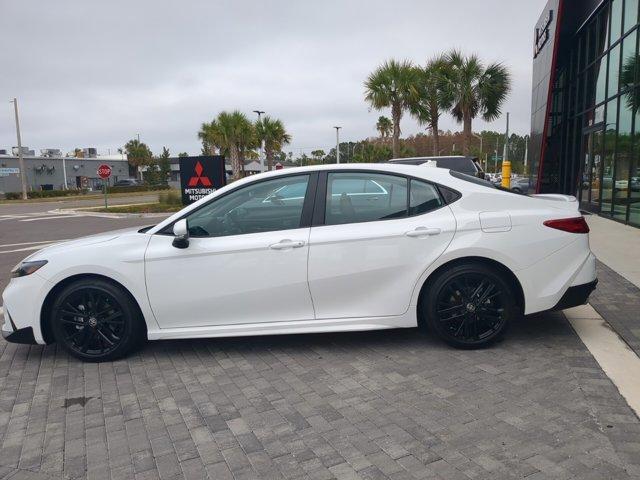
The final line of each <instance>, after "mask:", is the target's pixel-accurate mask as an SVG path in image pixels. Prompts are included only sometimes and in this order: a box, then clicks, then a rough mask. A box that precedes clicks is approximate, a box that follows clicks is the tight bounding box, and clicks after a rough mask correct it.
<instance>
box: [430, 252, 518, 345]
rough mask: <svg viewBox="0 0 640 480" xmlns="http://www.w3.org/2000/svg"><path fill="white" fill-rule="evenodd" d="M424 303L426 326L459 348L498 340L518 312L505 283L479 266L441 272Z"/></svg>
mask: <svg viewBox="0 0 640 480" xmlns="http://www.w3.org/2000/svg"><path fill="white" fill-rule="evenodd" d="M424 300H425V302H426V304H423V309H422V311H423V312H425V313H426V315H427V319H426V320H427V324H428V325H429V326H430V327H431V328H432V329H433V330H435V331H436V332H437V333H438V335H439V336H440V337H442V339H444V340H445V341H446V342H447V343H449V344H450V345H453V346H455V347H459V348H474V347H482V346H486V345H489V344H491V343H493V342H495V341H496V340H498V339H500V338H501V337H502V336H503V335H504V333H505V332H506V330H507V327H508V325H509V323H510V321H511V320H512V319H513V317H514V316H515V315H517V312H518V308H517V306H516V303H515V301H514V296H513V293H512V288H511V286H510V285H509V283H508V282H506V281H505V280H504V279H503V278H502V276H501V275H500V274H499V273H497V272H495V271H494V270H492V269H491V268H488V267H487V266H485V265H482V264H470V265H458V266H456V267H453V268H452V269H450V270H448V271H444V272H442V273H441V274H440V275H439V276H438V277H437V278H436V279H435V281H434V282H432V283H431V285H430V288H429V291H428V293H427V295H425V299H424Z"/></svg>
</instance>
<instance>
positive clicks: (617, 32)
mask: <svg viewBox="0 0 640 480" xmlns="http://www.w3.org/2000/svg"><path fill="white" fill-rule="evenodd" d="M621 36H622V0H613V1H612V2H611V30H610V35H609V42H610V44H613V43H615V42H616V41H617V40H618V39H619V38H620V37H621Z"/></svg>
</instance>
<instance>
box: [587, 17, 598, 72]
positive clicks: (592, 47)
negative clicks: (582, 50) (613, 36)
mask: <svg viewBox="0 0 640 480" xmlns="http://www.w3.org/2000/svg"><path fill="white" fill-rule="evenodd" d="M597 49H598V48H597V23H596V22H595V21H594V22H591V25H589V27H588V29H587V65H590V64H591V63H592V62H593V61H594V60H595V59H596V56H597Z"/></svg>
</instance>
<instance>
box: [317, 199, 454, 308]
mask: <svg viewBox="0 0 640 480" xmlns="http://www.w3.org/2000/svg"><path fill="white" fill-rule="evenodd" d="M455 229H456V222H455V219H454V216H453V214H452V213H451V210H450V209H449V207H446V206H445V207H442V208H440V209H438V210H435V211H432V212H430V213H426V214H424V215H419V216H415V217H408V218H407V217H405V218H402V219H395V220H381V221H374V222H367V223H353V224H345V225H327V226H319V227H312V228H311V235H310V237H309V288H310V290H311V295H312V298H313V303H314V307H315V310H316V318H319V319H321V318H347V317H378V316H390V315H401V314H403V313H404V312H405V311H406V310H407V308H408V307H409V303H410V301H411V294H412V292H413V288H414V286H415V284H416V281H417V280H418V278H419V277H420V275H421V274H422V273H423V272H424V271H425V270H426V269H427V267H428V266H429V265H431V264H432V263H433V262H434V261H435V260H436V259H437V258H438V257H439V256H440V255H442V253H443V252H444V250H445V249H446V248H447V246H448V245H449V243H450V242H451V240H452V238H453V235H454V233H455ZM416 232H418V233H422V234H418V233H416Z"/></svg>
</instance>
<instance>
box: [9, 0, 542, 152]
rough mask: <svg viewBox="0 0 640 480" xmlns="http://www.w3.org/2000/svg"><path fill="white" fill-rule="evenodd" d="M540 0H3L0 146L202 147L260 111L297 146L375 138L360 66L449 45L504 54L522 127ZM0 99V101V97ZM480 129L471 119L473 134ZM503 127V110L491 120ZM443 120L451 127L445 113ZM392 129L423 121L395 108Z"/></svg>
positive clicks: (495, 57)
mask: <svg viewBox="0 0 640 480" xmlns="http://www.w3.org/2000/svg"><path fill="white" fill-rule="evenodd" d="M544 4H545V0H516V1H514V0H483V1H478V0H413V1H408V0H393V1H388V0H385V1H378V0H358V1H356V0H353V1H349V0H344V1H333V0H329V1H328V0H322V1H318V0H289V1H284V0H282V1H278V0H275V1H271V0H252V1H249V0H226V1H221V0H202V1H195V0H180V1H177V0H176V1H163V0H108V1H105V0H55V1H45V0H0V16H1V18H2V19H3V22H2V27H3V28H2V41H1V45H2V46H1V47H0V67H1V73H0V97H2V98H4V99H6V101H5V102H4V107H0V148H7V147H11V146H13V145H15V144H16V137H15V124H14V119H13V110H12V105H11V104H10V103H8V100H10V99H11V98H12V97H18V102H19V106H20V116H21V127H22V139H23V144H24V145H27V146H29V147H31V148H35V149H40V148H62V149H63V150H64V151H69V150H72V149H73V148H74V147H98V148H99V150H100V151H101V152H104V153H106V150H107V149H109V148H110V149H111V151H112V153H114V152H115V150H116V149H117V148H118V147H121V146H122V145H123V144H124V143H126V141H127V140H129V139H130V138H133V137H134V136H135V135H136V134H137V133H139V134H140V138H141V140H142V141H144V142H146V143H147V144H149V145H150V147H151V148H152V150H153V151H154V153H159V151H160V149H161V148H162V146H163V145H166V146H167V147H169V148H170V149H171V152H172V153H173V154H177V153H178V152H180V151H187V152H189V153H192V154H198V153H199V152H200V145H199V142H198V139H197V136H196V134H197V131H198V129H199V126H200V124H201V123H202V122H203V121H208V120H210V119H211V118H213V117H214V116H215V115H216V114H217V113H218V112H219V111H221V110H225V109H236V108H237V109H239V110H241V111H243V112H245V113H246V114H247V115H250V116H251V117H250V118H253V117H255V114H253V113H252V110H255V109H260V110H266V111H267V113H268V114H269V115H272V116H274V117H278V118H281V119H282V120H283V121H284V122H285V125H286V127H287V129H288V130H289V132H290V133H291V135H292V136H293V142H292V145H291V148H290V149H291V150H293V151H294V153H295V154H296V155H297V154H298V153H299V151H300V149H305V151H306V152H307V153H308V152H309V151H310V150H312V149H315V148H324V149H328V148H330V147H331V146H332V145H334V144H335V131H334V130H333V129H332V127H333V126H334V125H340V126H342V127H343V129H342V133H341V139H342V140H345V141H346V140H359V139H363V138H365V137H367V136H373V135H375V134H376V131H375V122H376V119H377V118H378V116H379V115H381V114H386V115H389V112H388V111H383V112H377V111H369V108H368V106H367V104H366V103H365V101H364V99H363V81H364V80H365V78H366V76H367V74H368V73H369V72H371V71H372V70H373V69H375V68H376V66H377V65H378V64H380V63H381V62H382V61H383V60H385V59H388V58H398V59H402V58H407V59H410V60H412V61H414V62H415V63H420V64H424V63H425V62H426V60H427V59H428V58H429V57H431V56H433V55H434V54H436V53H438V52H441V51H445V50H448V49H450V48H452V47H456V48H459V49H462V50H463V51H465V52H468V53H472V52H475V53H477V54H479V55H480V56H481V57H482V58H483V59H484V60H486V61H487V62H489V61H502V62H504V63H505V64H506V65H507V66H508V67H509V69H510V71H511V72H512V74H513V83H514V88H513V91H512V92H511V94H510V96H509V99H508V101H507V103H506V105H505V109H504V111H509V112H511V125H512V129H513V130H514V131H516V132H518V133H521V134H524V133H527V132H528V130H529V123H530V109H531V106H530V103H531V101H530V99H531V66H532V48H533V47H532V43H533V39H532V37H533V33H532V32H533V28H534V25H535V22H536V20H537V18H538V16H539V14H540V12H541V11H542V9H543V7H544ZM0 105H1V103H0ZM485 127H487V125H484V124H483V123H482V122H481V121H479V120H478V121H476V122H475V123H474V130H477V131H479V130H482V129H483V128H485ZM488 127H489V128H492V129H496V130H501V131H502V130H504V118H501V119H500V120H498V121H497V122H495V123H494V124H492V125H489V126H488ZM442 128H443V129H445V130H446V129H452V130H455V129H459V126H458V125H457V124H456V123H455V122H454V121H453V119H451V118H450V117H449V116H446V117H445V118H444V119H443V122H442ZM402 130H403V135H408V134H411V133H416V132H418V131H420V127H418V126H417V125H416V124H415V122H414V121H412V120H411V118H409V117H408V116H405V117H404V118H403V121H402Z"/></svg>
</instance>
